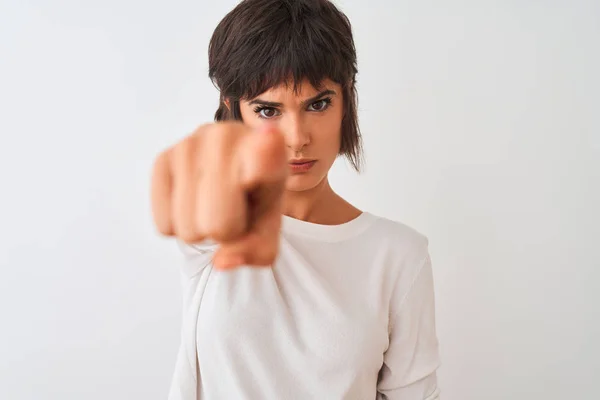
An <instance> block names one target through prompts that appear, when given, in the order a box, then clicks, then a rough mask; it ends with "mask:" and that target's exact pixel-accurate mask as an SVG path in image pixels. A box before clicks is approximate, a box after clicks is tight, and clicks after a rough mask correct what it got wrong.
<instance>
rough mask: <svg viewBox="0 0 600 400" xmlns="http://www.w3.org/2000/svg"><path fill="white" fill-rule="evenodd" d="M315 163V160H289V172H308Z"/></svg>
mask: <svg viewBox="0 0 600 400" xmlns="http://www.w3.org/2000/svg"><path fill="white" fill-rule="evenodd" d="M316 162H317V160H308V159H301V160H290V161H289V165H290V170H291V171H292V172H296V173H300V172H307V171H308V170H310V169H311V168H312V167H313V165H315V163H316Z"/></svg>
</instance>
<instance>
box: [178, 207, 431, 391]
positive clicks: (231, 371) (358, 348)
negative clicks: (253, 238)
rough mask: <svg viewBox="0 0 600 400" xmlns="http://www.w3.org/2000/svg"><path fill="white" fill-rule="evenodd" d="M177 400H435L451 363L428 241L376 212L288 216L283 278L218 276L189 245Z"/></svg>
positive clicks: (206, 247) (248, 272)
mask: <svg viewBox="0 0 600 400" xmlns="http://www.w3.org/2000/svg"><path fill="white" fill-rule="evenodd" d="M180 246H181V248H182V250H183V252H184V254H185V263H184V268H183V289H184V297H183V303H184V304H183V323H182V342H181V347H180V352H179V355H178V359H177V364H176V368H175V373H174V376H173V381H172V385H171V391H170V394H169V400H199V399H202V400H230V399H231V400H233V399H235V400H237V399H248V400H258V399H260V400H295V399H302V400H308V399H319V400H338V399H349V400H367V399H376V400H384V399H389V400H395V399H397V400H425V399H426V400H434V399H439V389H438V387H437V378H436V370H437V368H438V366H439V364H440V360H439V353H438V340H437V336H436V328H435V306H434V290H433V277H432V269H431V260H430V257H429V251H428V239H427V237H426V236H424V235H423V234H421V233H419V232H417V231H416V230H415V229H413V228H411V227H409V226H407V225H404V224H402V223H399V222H395V221H391V220H388V219H385V218H381V217H377V216H375V215H373V214H370V213H367V212H364V213H362V214H361V215H360V216H359V217H357V218H355V219H354V220H352V221H349V222H347V223H344V224H341V225H333V226H332V225H318V224H313V223H309V222H306V221H301V220H297V219H293V218H290V217H287V216H283V225H282V232H281V244H280V249H279V254H278V257H277V260H276V262H275V263H274V265H273V267H272V268H252V267H241V268H238V269H234V270H229V271H219V270H216V269H213V268H212V265H211V257H212V255H213V253H214V250H215V249H216V245H215V244H214V243H212V244H211V243H209V242H206V243H204V244H201V245H194V246H188V245H186V244H183V243H181V242H180Z"/></svg>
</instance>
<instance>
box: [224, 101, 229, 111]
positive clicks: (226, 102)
mask: <svg viewBox="0 0 600 400" xmlns="http://www.w3.org/2000/svg"><path fill="white" fill-rule="evenodd" d="M223 104H225V107H227V111H231V105H230V103H229V99H225V100H223Z"/></svg>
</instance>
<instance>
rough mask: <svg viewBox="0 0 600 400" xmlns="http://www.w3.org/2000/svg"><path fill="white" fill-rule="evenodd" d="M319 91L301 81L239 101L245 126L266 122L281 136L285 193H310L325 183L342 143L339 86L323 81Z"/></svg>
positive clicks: (340, 89)
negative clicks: (287, 175) (286, 175)
mask: <svg viewBox="0 0 600 400" xmlns="http://www.w3.org/2000/svg"><path fill="white" fill-rule="evenodd" d="M322 86H323V87H322V88H320V90H317V89H315V88H314V87H313V86H312V85H311V84H310V83H309V82H307V81H304V82H302V84H301V85H300V86H299V88H298V92H297V93H294V90H293V85H285V84H281V85H279V86H276V87H273V88H271V89H269V90H267V91H266V92H264V93H262V94H260V95H258V96H257V97H256V98H253V99H245V100H242V101H240V110H241V114H242V119H243V120H244V123H245V124H247V125H249V126H251V127H259V126H260V125H261V124H264V123H266V122H267V121H270V122H273V123H275V124H277V125H278V127H279V129H281V131H282V132H283V133H284V137H285V142H286V145H287V150H288V162H289V167H290V178H289V179H288V181H287V187H286V189H287V190H291V191H305V190H310V189H312V188H314V187H316V186H318V185H319V184H320V183H322V182H323V181H324V179H325V178H326V177H327V173H328V172H329V169H330V168H331V166H332V164H333V162H334V161H335V159H336V157H337V156H338V153H339V150H340V143H341V128H342V116H343V98H342V87H341V85H339V84H337V83H335V82H333V81H331V80H325V81H323V82H322Z"/></svg>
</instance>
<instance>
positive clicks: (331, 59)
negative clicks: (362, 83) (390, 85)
mask: <svg viewBox="0 0 600 400" xmlns="http://www.w3.org/2000/svg"><path fill="white" fill-rule="evenodd" d="M208 64H209V77H210V79H211V81H212V82H213V84H214V85H215V87H216V88H217V89H218V90H219V92H220V102H219V108H218V110H217V112H216V113H215V121H226V120H239V121H241V120H242V117H241V112H240V100H241V99H246V100H248V99H253V98H255V97H257V96H258V95H260V94H261V93H264V92H265V91H267V90H269V89H270V88H272V87H275V86H278V85H280V84H286V85H287V84H290V83H292V84H293V90H294V92H295V93H296V94H297V93H298V89H299V85H300V83H301V82H302V81H303V80H304V79H306V80H307V81H308V82H310V84H311V85H312V86H313V87H314V88H315V89H317V90H321V89H322V82H323V81H324V80H325V79H327V78H328V79H331V80H332V81H334V82H336V83H338V84H339V85H340V86H341V87H342V94H343V98H344V104H343V107H344V110H343V119H342V127H341V144H340V151H339V154H340V155H343V156H345V157H346V158H347V159H348V161H349V162H350V163H351V164H352V166H353V168H354V169H355V170H356V171H360V169H361V166H362V164H363V161H362V159H363V157H362V140H361V133H360V129H359V126H358V115H357V103H358V96H357V91H356V74H357V72H358V70H357V63H356V48H355V46H354V39H353V37H352V27H351V25H350V21H349V20H348V18H347V17H346V15H344V14H343V13H342V12H341V11H340V10H338V9H337V8H336V6H335V5H334V4H333V3H331V2H330V1H328V0H243V1H242V2H241V3H239V4H238V5H237V6H236V7H235V8H234V9H233V10H232V11H231V12H229V13H228V14H227V15H226V16H225V18H223V20H221V22H220V23H219V24H218V26H217V28H216V29H215V31H214V33H213V35H212V38H211V40H210V44H209V50H208ZM225 100H229V107H230V108H228V107H227V105H226V104H225Z"/></svg>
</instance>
